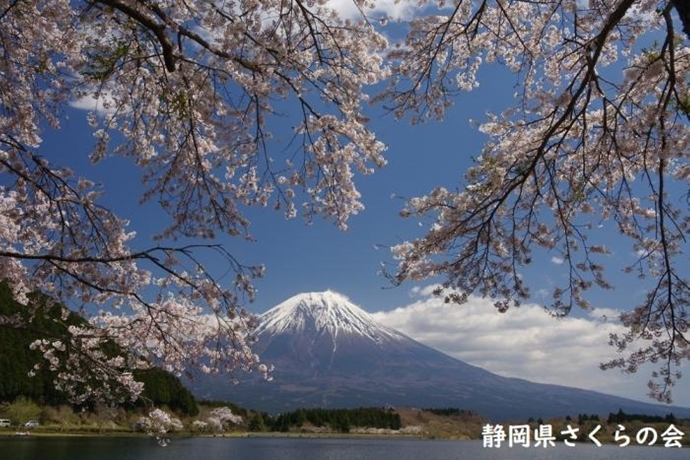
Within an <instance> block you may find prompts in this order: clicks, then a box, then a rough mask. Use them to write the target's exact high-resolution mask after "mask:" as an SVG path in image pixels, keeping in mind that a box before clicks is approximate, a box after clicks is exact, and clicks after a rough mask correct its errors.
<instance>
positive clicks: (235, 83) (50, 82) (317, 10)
mask: <svg viewBox="0 0 690 460" xmlns="http://www.w3.org/2000/svg"><path fill="white" fill-rule="evenodd" d="M368 3H370V2H366V1H355V2H354V4H355V6H357V7H358V8H362V14H360V17H359V18H358V19H355V20H352V19H351V20H344V19H341V18H340V16H338V15H337V14H336V13H335V11H334V10H333V9H332V8H331V7H329V5H328V3H327V2H326V1H323V0H321V1H313V0H312V1H301V0H294V1H289V2H285V1H278V0H270V1H261V2H259V1H251V0H248V1H244V0H243V1H238V2H220V1H214V0H200V1H194V2H188V1H184V0H145V1H139V0H82V1H74V0H10V1H7V2H4V3H3V5H2V6H0V281H3V282H6V283H8V285H9V286H10V287H11V289H12V292H13V295H14V298H15V299H16V300H17V301H18V302H20V303H22V304H25V305H26V306H27V309H28V311H30V312H31V311H33V310H32V301H30V296H29V293H31V292H34V291H40V292H41V293H42V295H44V296H46V297H45V298H47V299H49V301H50V302H55V303H60V304H62V305H65V306H66V307H69V308H71V309H76V310H80V312H81V313H82V314H83V315H85V316H87V317H88V319H89V323H90V324H88V325H82V326H79V325H75V324H71V325H68V324H67V323H65V330H66V331H67V333H66V334H65V335H64V336H60V337H55V336H49V337H46V338H45V339H42V340H39V341H37V342H36V343H34V347H35V348H36V349H38V350H41V351H42V353H43V355H44V357H45V358H46V364H45V365H46V366H48V367H50V368H51V369H52V370H53V371H55V373H56V375H57V381H56V384H57V385H58V386H59V387H60V388H62V389H64V390H65V391H67V392H68V393H70V394H71V395H72V396H73V398H74V399H75V400H76V401H77V402H80V401H83V400H85V399H88V398H91V397H97V398H101V399H103V398H112V397H113V396H115V395H118V397H127V396H135V397H136V395H137V394H139V393H140V391H141V385H140V384H139V383H137V382H136V380H135V379H134V378H133V377H132V373H131V370H132V369H135V368H139V367H146V366H150V365H159V366H161V367H163V368H165V369H167V370H170V371H172V372H175V373H177V374H180V373H182V372H185V371H186V370H189V369H195V368H196V369H199V370H201V371H204V372H212V373H215V372H232V371H235V370H239V369H245V370H253V369H255V370H258V371H260V372H263V373H266V372H267V371H268V368H267V367H266V366H265V365H263V364H259V361H258V357H257V356H255V355H254V354H253V353H252V351H251V348H250V345H251V342H252V340H253V337H252V331H253V329H254V327H255V323H254V319H253V317H252V315H250V314H249V313H247V311H245V310H244V308H243V304H244V302H246V301H251V300H252V299H253V298H254V295H255V292H254V289H253V287H252V280H253V279H255V278H256V277H260V276H262V274H263V267H262V266H248V265H245V264H243V263H242V262H241V261H239V260H237V259H236V258H235V257H233V255H232V254H231V253H230V252H229V251H228V250H227V249H226V248H224V247H222V246H220V245H218V244H216V243H215V240H214V238H215V237H216V235H217V234H218V233H224V234H226V235H230V236H236V237H238V238H246V239H251V235H250V234H249V230H248V226H249V221H248V220H247V218H246V217H245V214H246V209H247V208H249V207H253V206H255V207H269V208H275V209H278V210H280V212H284V213H285V215H286V216H287V217H294V216H296V215H303V216H305V217H306V218H312V217H313V216H316V215H323V216H325V217H327V218H331V219H332V220H333V221H334V222H335V224H336V225H338V226H339V227H341V228H346V226H347V220H348V217H349V216H351V215H352V214H356V213H357V212H358V211H360V210H361V208H362V205H361V203H360V201H359V198H360V197H359V193H358V192H357V189H356V188H355V186H354V183H353V177H354V175H355V174H357V173H360V174H369V173H371V172H372V171H373V170H374V169H376V168H378V167H380V166H382V165H383V164H384V159H383V157H382V152H383V150H384V146H383V144H382V143H380V142H379V141H378V140H377V139H376V137H375V136H374V134H373V133H372V132H371V131H370V130H369V128H368V127H367V125H366V121H367V120H366V117H365V116H364V115H363V114H362V106H363V102H365V101H366V99H367V98H366V92H365V91H364V88H365V87H366V86H368V85H372V84H375V83H377V82H379V81H380V80H381V79H382V78H384V77H386V76H387V70H386V67H385V65H384V63H383V60H382V58H381V51H382V50H383V49H384V48H385V47H386V40H385V39H384V38H383V37H382V36H381V35H380V34H379V33H378V32H377V31H376V30H375V29H374V27H372V25H371V24H369V22H368V21H367V19H366V16H365V15H364V10H363V9H364V8H367V7H368V6H371V5H368ZM85 101H86V102H90V103H92V107H94V110H92V111H91V112H90V113H89V115H88V122H89V124H90V126H91V127H92V129H93V131H92V133H93V136H94V148H93V151H92V152H91V153H90V156H89V159H90V161H91V162H92V163H94V164H98V163H102V162H104V161H106V160H107V159H108V158H110V157H113V156H118V157H123V158H127V159H129V160H130V161H131V164H132V165H133V166H134V167H135V168H136V169H138V170H139V171H141V180H142V183H143V185H144V187H145V192H144V193H143V196H142V197H141V200H142V202H144V203H153V204H157V205H159V206H160V208H161V209H162V210H164V211H166V212H167V213H168V216H169V219H168V220H167V221H166V222H164V223H162V224H161V227H160V228H159V229H158V232H157V234H156V236H155V239H154V243H153V244H152V245H148V244H149V243H142V242H141V241H139V240H137V239H136V238H135V232H134V231H133V230H131V229H130V226H129V222H128V221H127V220H126V218H125V217H126V216H118V215H116V214H115V213H114V212H113V211H112V210H111V209H109V208H108V207H107V206H105V205H103V198H102V195H103V192H104V190H103V189H102V188H101V187H100V186H99V185H97V184H95V183H94V181H93V180H90V179H89V177H88V174H87V172H84V171H76V170H74V169H73V168H70V166H71V165H70V164H69V157H70V155H71V152H65V151H55V149H54V148H50V146H46V145H45V143H44V142H43V140H42V135H43V133H44V132H45V131H46V130H48V129H51V130H59V129H60V127H61V123H62V122H63V121H64V117H63V114H64V112H65V110H66V107H67V105H68V104H75V103H79V104H82V105H83V103H84V102H85ZM277 107H283V108H284V107H291V108H290V110H291V113H293V112H297V113H300V114H301V117H300V119H298V120H295V123H294V132H293V133H292V136H293V138H292V141H291V142H290V144H289V146H288V147H285V148H284V149H282V150H278V151H271V150H270V149H269V148H268V145H269V143H270V139H271V132H270V128H271V124H270V122H271V120H272V119H274V118H278V117H280V116H281V110H280V109H279V108H277ZM135 168H133V169H135ZM214 257H215V258H216V259H217V260H219V261H220V263H222V264H223V266H224V267H225V268H226V269H227V271H228V272H230V273H232V274H233V277H231V281H230V282H223V280H224V279H225V278H223V279H221V277H222V276H225V274H221V275H217V274H214V273H213V272H212V271H210V270H209V269H207V267H208V262H209V260H212V258H214ZM233 278H234V279H233ZM67 314H68V313H67V310H65V315H64V317H63V319H64V320H66V319H67ZM30 323H31V321H30V320H29V322H28V323H27V321H23V320H21V319H19V318H18V317H5V318H2V325H3V326H5V327H15V328H30V327H31V324H30ZM104 344H114V345H115V346H116V347H117V349H119V350H126V353H125V354H124V356H121V353H114V352H113V348H112V347H105V346H104ZM117 389H120V390H123V391H120V390H117Z"/></svg>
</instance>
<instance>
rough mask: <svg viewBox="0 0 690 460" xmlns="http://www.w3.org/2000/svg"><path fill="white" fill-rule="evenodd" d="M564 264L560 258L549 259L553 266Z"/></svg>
mask: <svg viewBox="0 0 690 460" xmlns="http://www.w3.org/2000/svg"><path fill="white" fill-rule="evenodd" d="M564 262H565V260H564V259H563V258H562V257H556V256H553V257H551V263H553V264H556V265H563V263H564Z"/></svg>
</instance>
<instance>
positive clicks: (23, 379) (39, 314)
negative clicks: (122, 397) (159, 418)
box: [0, 282, 199, 415]
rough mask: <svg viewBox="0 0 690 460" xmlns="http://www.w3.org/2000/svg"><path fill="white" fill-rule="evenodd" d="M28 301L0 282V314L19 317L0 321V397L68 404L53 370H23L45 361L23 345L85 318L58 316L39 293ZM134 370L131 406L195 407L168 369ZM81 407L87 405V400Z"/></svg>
mask: <svg viewBox="0 0 690 460" xmlns="http://www.w3.org/2000/svg"><path fill="white" fill-rule="evenodd" d="M30 301H31V303H32V304H31V311H29V308H28V307H25V306H23V305H21V304H19V303H18V302H16V301H15V300H14V298H13V296H12V292H11V290H10V288H9V286H7V283H4V282H0V317H5V318H12V317H19V318H21V319H22V321H21V322H20V323H22V324H23V326H22V327H14V326H12V325H9V324H8V325H4V326H3V325H0V351H1V352H0V402H2V401H6V402H11V401H14V400H16V399H17V398H19V397H25V398H28V399H30V400H32V401H34V402H36V403H39V404H45V405H49V406H59V405H63V404H69V401H68V399H67V396H66V395H65V394H64V393H63V392H61V391H58V390H56V389H55V384H54V383H53V380H54V378H55V375H54V373H53V372H51V371H50V370H49V369H47V366H45V365H43V366H41V367H40V368H39V369H37V370H34V372H35V375H34V376H33V377H30V376H29V372H30V371H32V369H34V365H35V364H45V360H44V359H43V357H42V355H41V353H40V351H38V350H31V349H29V345H30V344H31V343H32V342H33V341H35V340H38V339H57V338H60V337H63V336H65V335H66V333H67V327H68V326H70V325H79V326H84V325H87V324H88V323H87V322H86V321H85V320H84V319H83V318H82V317H80V316H79V315H76V314H74V313H71V314H70V315H69V316H68V317H67V318H66V319H64V318H63V316H62V311H63V307H62V306H60V305H56V304H54V303H53V302H50V301H48V300H47V299H46V298H45V297H44V296H41V295H40V294H33V295H31V296H30ZM29 315H31V317H30V316H29ZM103 347H104V350H106V352H107V353H113V354H122V353H123V351H122V350H120V349H118V348H117V347H115V346H114V345H113V344H103ZM134 375H135V377H136V378H137V379H138V380H139V381H140V382H143V383H144V393H143V394H142V395H141V398H140V399H139V400H138V401H137V403H135V404H134V405H135V406H141V405H144V404H151V403H152V404H153V405H155V406H159V407H160V406H167V407H169V408H170V409H172V410H173V411H175V412H177V413H180V414H185V415H196V414H198V413H199V408H198V406H197V403H196V401H195V399H194V396H193V395H192V394H191V393H190V392H189V391H188V390H187V389H186V388H185V387H184V385H182V383H181V382H180V380H179V379H178V378H177V377H175V376H174V375H172V374H170V373H168V372H165V371H163V370H161V369H155V368H153V369H150V370H145V371H137V372H135V374H134ZM82 408H86V409H89V407H88V405H87V406H86V407H82Z"/></svg>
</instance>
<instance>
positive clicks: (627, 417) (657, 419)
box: [607, 409, 679, 423]
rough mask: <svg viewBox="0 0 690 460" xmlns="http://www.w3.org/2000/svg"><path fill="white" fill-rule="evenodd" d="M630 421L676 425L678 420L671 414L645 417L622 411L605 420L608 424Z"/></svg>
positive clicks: (619, 410) (644, 415)
mask: <svg viewBox="0 0 690 460" xmlns="http://www.w3.org/2000/svg"><path fill="white" fill-rule="evenodd" d="M632 420H638V421H640V422H643V423H678V421H679V420H678V419H677V418H676V416H675V415H673V414H672V413H670V414H666V415H665V416H663V417H662V416H661V415H646V414H626V413H625V412H623V410H622V409H618V412H617V413H615V414H614V413H610V414H609V418H608V419H607V422H608V423H625V422H630V421H632Z"/></svg>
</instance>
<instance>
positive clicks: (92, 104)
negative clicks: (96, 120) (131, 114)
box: [69, 91, 116, 114]
mask: <svg viewBox="0 0 690 460" xmlns="http://www.w3.org/2000/svg"><path fill="white" fill-rule="evenodd" d="M69 105H70V106H71V107H74V108H75V109H79V110H89V111H94V112H97V113H99V114H108V113H115V112H116V104H115V101H114V99H113V97H112V94H111V93H110V92H108V91H103V92H102V93H101V94H100V95H99V97H98V98H96V97H94V95H93V94H89V95H86V96H82V97H80V98H79V99H75V100H73V101H71V102H70V103H69Z"/></svg>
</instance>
